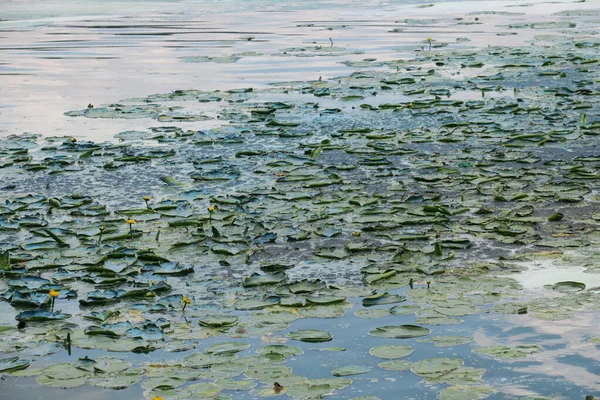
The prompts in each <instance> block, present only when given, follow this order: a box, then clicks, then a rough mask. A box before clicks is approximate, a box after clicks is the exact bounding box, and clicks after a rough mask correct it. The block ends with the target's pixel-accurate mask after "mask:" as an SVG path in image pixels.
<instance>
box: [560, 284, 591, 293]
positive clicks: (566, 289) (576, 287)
mask: <svg viewBox="0 0 600 400" xmlns="http://www.w3.org/2000/svg"><path fill="white" fill-rule="evenodd" d="M552 290H555V291H557V292H561V293H575V292H580V291H582V290H585V283H581V282H573V281H564V282H558V283H555V284H554V285H552Z"/></svg>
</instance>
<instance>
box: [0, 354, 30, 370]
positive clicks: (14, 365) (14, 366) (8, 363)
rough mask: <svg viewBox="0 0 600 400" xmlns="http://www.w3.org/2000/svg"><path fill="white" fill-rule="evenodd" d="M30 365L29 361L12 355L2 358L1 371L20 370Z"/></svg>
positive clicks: (0, 361) (0, 362)
mask: <svg viewBox="0 0 600 400" xmlns="http://www.w3.org/2000/svg"><path fill="white" fill-rule="evenodd" d="M27 367H29V361H27V360H19V357H10V358H4V359H2V360H0V372H13V371H19V370H22V369H25V368H27Z"/></svg>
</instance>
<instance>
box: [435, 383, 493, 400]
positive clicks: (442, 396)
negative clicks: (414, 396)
mask: <svg viewBox="0 0 600 400" xmlns="http://www.w3.org/2000/svg"><path fill="white" fill-rule="evenodd" d="M496 392H498V390H497V389H494V388H492V387H490V386H464V385H457V386H450V387H447V388H445V389H443V390H442V391H441V392H440V393H439V394H438V399H439V400H463V399H472V400H483V399H487V398H488V397H490V396H491V395H493V394H494V393H496Z"/></svg>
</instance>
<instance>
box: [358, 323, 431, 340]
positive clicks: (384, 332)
mask: <svg viewBox="0 0 600 400" xmlns="http://www.w3.org/2000/svg"><path fill="white" fill-rule="evenodd" d="M430 333H431V331H430V330H429V329H427V328H423V327H422V326H418V325H386V326H381V327H378V328H375V329H373V330H371V331H370V332H369V335H372V336H377V337H385V338H394V339H408V338H414V337H419V336H426V335H429V334H430Z"/></svg>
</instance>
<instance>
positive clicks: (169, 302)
mask: <svg viewBox="0 0 600 400" xmlns="http://www.w3.org/2000/svg"><path fill="white" fill-rule="evenodd" d="M567 28H568V27H567ZM430 43H431V41H430ZM598 47H600V43H599V42H597V41H594V39H591V38H584V39H581V40H578V41H575V42H570V41H568V40H565V41H564V42H560V41H558V42H557V43H556V45H555V48H553V49H549V48H546V47H541V46H540V47H537V46H531V47H525V48H504V47H489V48H486V49H481V50H479V51H477V52H475V51H463V50H448V51H446V50H439V51H438V50H437V48H435V47H434V48H433V49H431V50H430V51H424V52H421V53H420V55H419V57H417V58H415V59H412V60H396V61H393V62H384V63H378V64H377V65H375V66H374V67H377V68H374V69H368V67H370V66H371V65H370V63H371V61H369V60H365V61H364V62H363V63H360V64H349V65H350V66H353V67H356V68H360V70H359V71H358V72H355V73H353V74H351V75H349V76H347V77H340V78H335V79H330V80H321V79H319V80H315V81H306V82H285V83H278V84H273V85H272V87H270V88H267V89H253V88H242V89H237V90H229V91H223V92H221V91H210V92H208V91H202V90H178V91H175V92H172V93H167V94H157V95H151V96H148V97H147V98H143V99H128V100H124V101H122V102H119V103H115V104H111V105H105V106H94V105H91V104H90V105H89V106H88V107H87V108H85V109H83V110H78V111H71V112H68V113H66V115H67V116H69V117H86V118H127V119H131V118H139V119H140V121H141V122H140V124H144V123H147V122H148V120H149V119H153V120H155V121H157V122H159V123H161V125H160V126H152V127H150V128H148V129H140V130H139V131H126V132H121V133H119V134H118V135H116V138H117V139H118V140H119V141H118V142H115V143H95V142H93V141H88V140H83V139H76V138H69V137H40V136H36V135H32V134H23V135H20V136H12V137H8V138H6V139H5V140H3V141H1V142H0V169H1V172H2V174H3V177H4V179H3V184H2V185H3V187H2V188H0V189H2V191H1V192H0V198H1V199H2V200H3V204H2V205H0V273H1V276H2V278H1V281H0V292H1V293H0V298H1V299H2V300H3V301H5V305H6V306H7V307H5V308H3V310H4V311H6V312H5V313H3V316H2V317H0V318H1V319H0V323H1V326H0V352H2V353H5V354H9V355H10V356H9V357H7V358H5V359H3V360H0V372H2V373H5V374H11V375H12V376H15V377H32V376H35V377H36V379H37V382H38V383H40V384H42V385H46V386H50V387H57V388H73V387H78V386H81V385H85V384H88V385H92V386H97V387H100V388H111V389H122V388H127V387H130V386H133V385H136V384H138V383H139V384H140V385H141V388H143V389H144V391H145V392H144V393H145V396H146V398H148V399H156V398H165V399H166V398H169V399H192V398H214V399H217V398H230V397H232V396H234V393H240V392H244V393H246V394H247V395H249V396H278V395H282V396H283V395H287V396H289V397H292V398H303V399H304V398H321V397H322V396H325V395H328V394H331V393H343V392H342V390H350V388H351V387H352V385H353V381H352V379H351V378H347V376H352V375H358V374H370V373H373V367H371V366H368V365H341V366H338V367H336V368H334V369H332V370H331V376H321V377H318V378H307V377H305V376H302V375H297V374H296V373H294V369H293V368H292V367H290V366H289V365H287V363H288V361H290V360H292V361H293V360H295V359H301V358H302V357H303V356H304V355H305V353H306V352H307V350H308V348H307V347H298V346H293V345H287V344H283V343H284V342H286V341H288V340H290V341H294V342H293V343H295V342H300V343H311V344H313V343H314V344H317V345H318V344H321V343H325V342H331V343H332V344H334V345H335V343H336V337H335V335H333V334H332V333H331V332H330V330H327V329H312V327H307V325H303V327H304V328H298V327H296V326H295V324H297V323H298V322H299V321H300V320H304V319H311V320H313V319H314V321H318V320H320V319H331V321H335V320H336V319H339V318H345V319H344V321H349V322H348V323H350V324H351V325H352V324H356V326H357V327H362V328H364V327H368V328H367V329H364V332H363V333H364V334H367V333H368V334H369V335H370V336H372V337H374V338H377V340H381V344H379V345H377V346H374V347H372V348H371V349H370V350H369V351H368V353H369V354H370V355H371V356H373V357H376V358H380V359H384V360H386V361H383V362H381V363H379V364H378V366H377V368H380V369H382V370H384V371H393V373H402V371H408V370H410V371H411V372H412V373H413V374H414V375H416V376H417V377H418V378H420V379H423V380H425V381H426V382H428V383H429V384H430V385H436V386H435V387H437V388H440V390H439V394H438V397H439V398H440V399H446V400H447V399H464V398H472V399H483V398H487V397H488V396H490V395H492V394H494V393H496V392H497V391H498V390H502V387H500V386H498V387H494V386H495V385H493V384H490V383H489V382H487V381H486V380H485V379H484V377H483V375H484V373H485V369H483V368H474V367H470V366H465V365H464V364H465V361H464V360H463V359H460V358H456V357H451V356H450V355H451V354H448V355H449V356H448V357H433V358H425V359H423V358H420V359H419V358H416V355H418V354H419V352H418V351H416V352H415V348H417V350H418V347H419V346H428V344H429V343H433V344H434V345H435V346H438V347H450V348H454V347H455V346H460V345H470V346H472V345H471V343H472V341H473V339H472V337H471V336H469V335H462V336H461V335H458V336H456V335H446V334H436V330H439V329H443V327H444V326H446V325H457V326H460V325H459V324H461V323H462V322H464V321H465V319H467V318H469V316H472V315H480V314H487V313H493V314H495V315H500V314H514V315H517V316H518V315H528V316H533V317H535V318H539V319H546V320H557V319H565V318H569V317H571V316H572V315H574V314H575V313H577V312H584V311H595V312H597V311H600V293H599V292H598V290H597V288H588V287H586V285H585V284H583V283H581V282H572V281H562V282H556V283H555V284H554V285H552V286H551V287H548V288H546V289H545V290H543V291H541V292H537V293H534V294H531V293H526V292H523V291H522V290H521V288H520V285H519V284H518V283H517V282H516V281H515V280H513V279H511V278H508V277H506V276H505V275H507V274H510V273H515V272H519V271H521V270H523V269H524V268H525V267H524V266H523V265H521V264H520V263H519V262H520V261H523V260H534V261H535V260H536V259H537V260H539V259H543V258H544V257H548V256H551V257H555V258H557V257H558V258H560V257H563V256H565V259H567V258H566V253H563V251H564V249H579V250H580V251H581V252H582V253H581V254H586V253H585V251H589V252H590V254H592V253H593V251H592V250H590V249H591V248H592V247H591V246H590V245H592V244H594V243H596V242H597V241H598V233H597V232H598V227H599V226H600V215H599V214H597V213H596V211H595V208H596V205H597V203H598V201H599V199H598V197H597V191H598V188H599V182H600V174H598V173H597V168H598V165H599V161H600V153H598V149H597V146H596V144H595V142H596V140H597V139H596V136H597V135H598V134H600V119H598V111H599V103H598V94H599V93H600V89H599V87H598V85H599V75H598V68H597V65H598V60H597V50H598ZM186 61H188V62H199V61H207V60H186ZM209 61H210V60H209ZM457 71H459V72H461V73H460V74H458V75H457ZM175 102H177V103H176V104H177V105H174V104H175ZM198 102H200V103H214V106H215V108H214V110H213V112H214V113H215V115H217V116H218V118H219V119H220V120H221V121H222V124H221V125H220V126H218V127H216V128H211V129H208V130H195V129H186V128H185V123H196V122H199V121H204V120H207V119H211V118H214V117H212V116H210V113H208V114H207V113H205V112H204V111H203V112H198V111H197V110H195V106H196V105H197V103H198ZM182 104H183V105H182ZM185 105H189V106H187V108H186V106H185ZM154 123H155V122H152V123H151V124H154ZM167 123H169V124H170V123H173V124H175V123H177V125H163V124H167ZM569 257H571V256H570V255H569ZM588 259H589V257H588ZM587 264H588V265H586V266H587V267H588V268H589V269H590V270H593V269H594V263H593V262H592V261H587ZM348 310H353V311H354V312H353V314H352V315H346V314H347V311H348ZM379 319H384V320H385V323H381V324H378V323H377V322H378V321H377V320H379ZM333 323H334V322H332V324H333ZM361 324H362V325H361ZM357 329H359V328H357ZM443 332H447V331H443ZM432 333H434V334H436V335H435V336H429V335H430V334H432ZM416 338H421V339H416ZM260 339H262V340H260ZM390 339H392V340H390ZM402 339H404V340H408V343H409V344H397V342H396V340H402ZM591 340H592V341H596V342H597V338H596V339H591ZM206 344H208V345H207V346H206ZM317 345H315V346H317ZM429 345H430V344H429ZM250 347H253V350H255V353H252V352H250V350H249V349H250ZM73 348H77V349H94V350H102V351H105V352H107V355H105V356H102V357H97V358H95V359H92V358H87V357H85V358H80V359H78V360H76V361H69V362H60V363H58V364H56V363H54V364H53V363H52V362H48V361H47V360H53V358H52V357H54V356H53V355H56V354H62V353H64V352H68V353H69V354H70V353H71V351H72V349H73ZM198 348H203V350H202V351H199V350H198ZM317 350H321V351H332V353H331V354H333V356H332V357H335V354H336V351H341V350H345V349H344V348H339V347H331V348H325V347H317ZM311 351H316V350H311ZM347 351H358V350H355V349H347ZM542 351H544V348H543V347H542V346H540V345H533V344H519V345H508V344H498V345H494V346H485V347H476V348H473V354H477V355H481V356H483V357H493V358H494V359H497V360H504V361H505V362H506V360H513V359H525V358H527V357H531V356H535V354H536V353H539V352H542ZM123 352H125V353H126V354H129V353H135V354H151V353H153V352H160V354H161V358H164V357H165V356H164V354H167V353H180V352H183V356H181V357H177V356H176V355H175V354H173V355H172V359H168V360H165V361H161V362H159V361H155V362H145V363H138V364H139V365H133V364H132V363H131V362H129V361H126V360H123V359H121V358H118V355H117V356H115V355H114V354H113V353H123ZM413 352H415V353H414V354H413ZM367 356H368V355H367V354H366V353H365V355H364V357H367ZM409 356H410V357H411V359H410V361H409V360H407V359H403V358H405V357H409ZM367 376H368V375H367ZM345 388H347V389H345ZM345 393H349V392H345ZM236 396H237V394H236ZM357 398H358V397H357ZM362 398H363V399H367V398H369V399H370V398H374V397H362Z"/></svg>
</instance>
